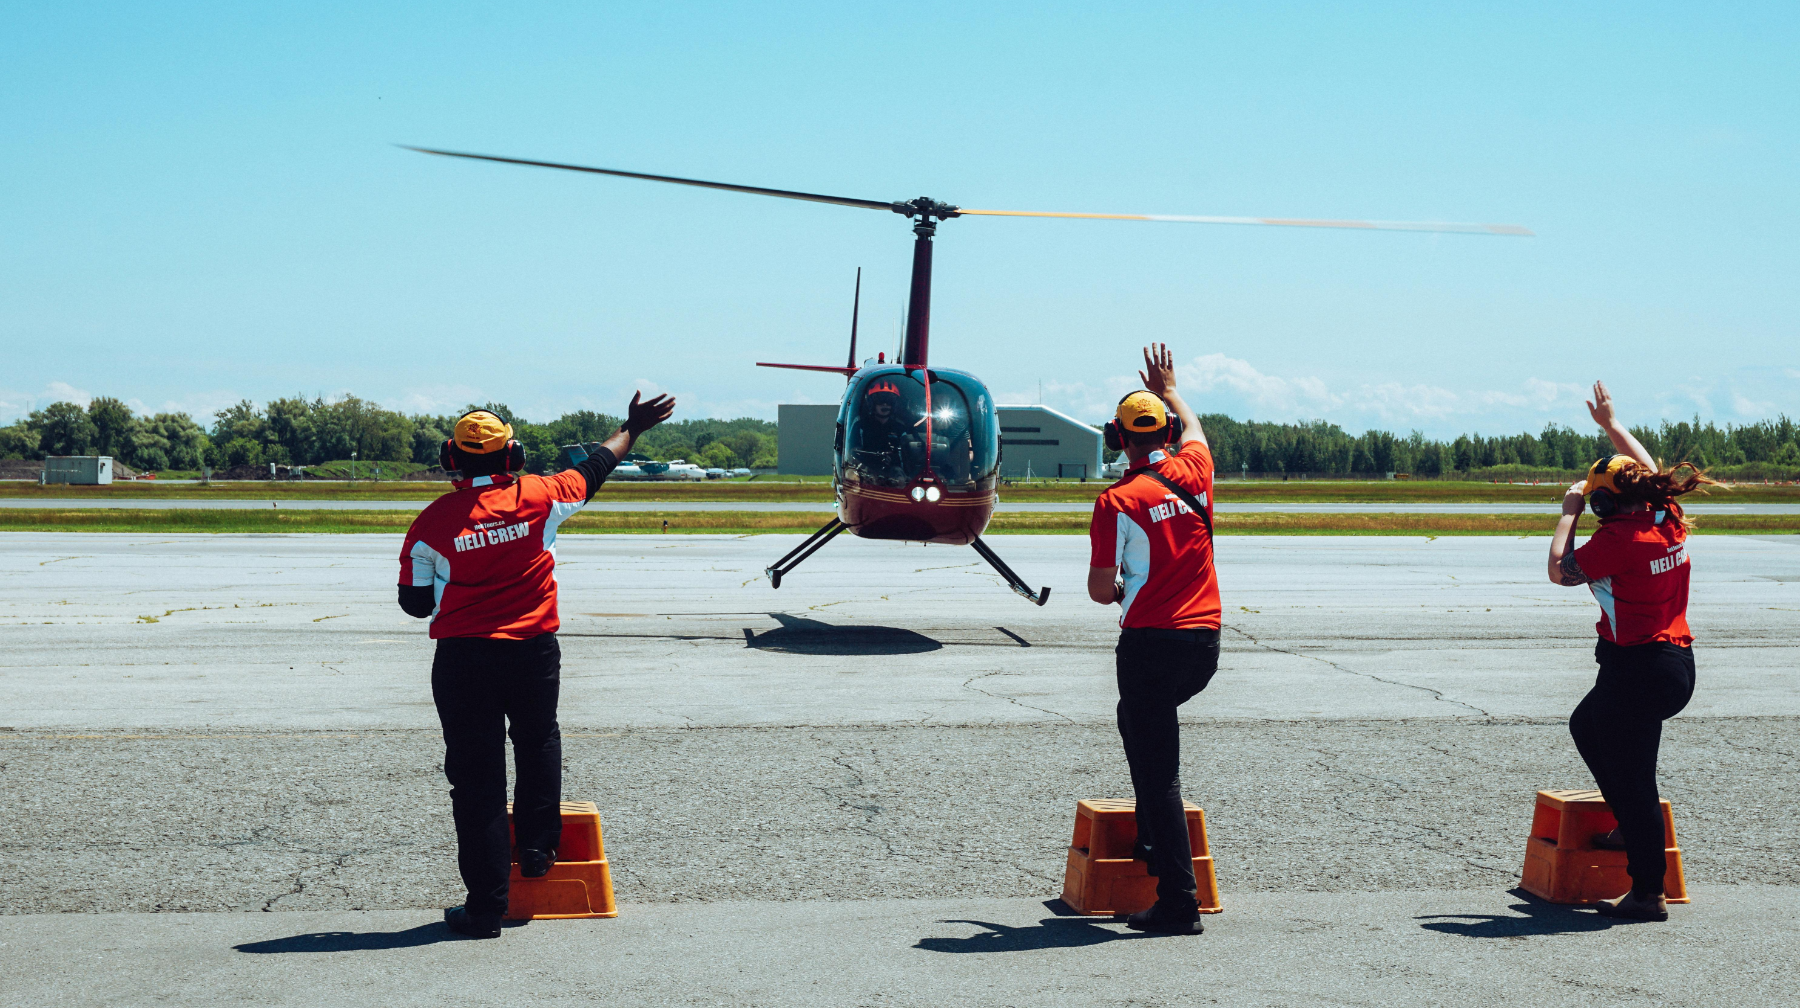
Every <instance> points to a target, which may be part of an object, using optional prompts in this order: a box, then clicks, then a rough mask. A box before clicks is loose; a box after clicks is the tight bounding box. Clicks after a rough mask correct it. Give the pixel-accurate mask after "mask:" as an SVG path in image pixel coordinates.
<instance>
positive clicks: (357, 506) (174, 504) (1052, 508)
mask: <svg viewBox="0 0 1800 1008" xmlns="http://www.w3.org/2000/svg"><path fill="white" fill-rule="evenodd" d="M429 503H431V502H430V501H387V500H372V501H333V500H279V501H278V500H272V499H271V500H168V499H165V498H161V497H158V498H137V499H134V498H128V497H115V498H110V499H105V500H102V499H81V498H73V499H65V498H32V499H26V498H8V499H0V508H52V509H59V508H136V509H159V508H181V509H192V508H199V509H203V510H213V509H224V510H228V511H252V510H260V511H267V510H269V509H270V508H285V509H288V510H293V511H420V510H423V509H424V507H425V505H426V504H429ZM1093 509H1094V506H1093V505H1092V504H1082V503H1064V504H1040V503H1030V502H1027V503H1007V502H1006V501H1001V502H1000V503H999V504H998V505H997V506H996V507H995V508H994V510H996V511H1002V512H1020V513H1027V512H1034V511H1037V512H1066V511H1082V512H1087V511H1092V510H1093ZM587 510H589V511H818V512H831V511H835V510H837V505H836V504H834V503H832V502H831V501H742V502H739V501H605V500H599V501H592V502H590V503H589V504H588V506H587ZM1213 510H1214V511H1216V512H1219V513H1223V514H1556V513H1558V512H1559V511H1560V510H1561V505H1560V504H1559V503H1558V502H1556V501H1550V502H1548V503H1543V504H1432V503H1428V502H1422V503H1409V502H1402V503H1396V504H1304V503H1294V504H1218V505H1215V506H1214V508H1213ZM1687 510H1688V512H1689V513H1690V514H1695V515H1707V514H1781V515H1786V514H1800V504H1692V505H1688V506H1687ZM1590 522H1591V520H1590Z"/></svg>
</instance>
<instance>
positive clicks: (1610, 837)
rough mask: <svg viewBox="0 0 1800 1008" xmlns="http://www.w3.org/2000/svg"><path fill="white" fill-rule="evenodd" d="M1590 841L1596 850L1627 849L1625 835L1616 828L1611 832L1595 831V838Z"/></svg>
mask: <svg viewBox="0 0 1800 1008" xmlns="http://www.w3.org/2000/svg"><path fill="white" fill-rule="evenodd" d="M1588 842H1589V843H1591V844H1593V845H1594V849H1595V850H1624V849H1625V835H1624V834H1623V833H1620V832H1619V831H1618V830H1616V829H1615V830H1613V831H1612V832H1611V833H1595V834H1594V838H1593V839H1592V840H1590V841H1588Z"/></svg>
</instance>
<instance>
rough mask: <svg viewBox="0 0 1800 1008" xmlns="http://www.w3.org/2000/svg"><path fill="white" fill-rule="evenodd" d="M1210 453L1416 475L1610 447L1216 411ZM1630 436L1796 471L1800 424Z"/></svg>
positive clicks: (1671, 428) (1257, 468)
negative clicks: (1359, 428) (1435, 434)
mask: <svg viewBox="0 0 1800 1008" xmlns="http://www.w3.org/2000/svg"><path fill="white" fill-rule="evenodd" d="M1200 423H1201V426H1202V427H1204V428H1206V437H1207V441H1208V442H1210V443H1211V445H1212V448H1213V457H1214V459H1215V460H1216V461H1217V464H1218V466H1219V469H1220V470H1221V471H1224V472H1230V471H1233V470H1239V469H1243V468H1246V467H1247V468H1249V469H1250V470H1251V471H1252V472H1264V473H1272V472H1308V473H1352V472H1359V473H1371V472H1410V473H1414V474H1417V475H1422V476H1438V475H1442V474H1444V473H1453V472H1469V471H1472V470H1481V469H1491V468H1494V467H1509V468H1517V469H1539V470H1547V469H1557V470H1574V469H1585V468H1587V467H1588V465H1589V464H1591V463H1592V462H1593V461H1594V459H1596V458H1598V457H1600V456H1602V455H1607V454H1610V453H1611V452H1612V450H1613V449H1612V443H1611V442H1610V441H1608V440H1607V438H1606V435H1604V434H1602V433H1600V432H1599V431H1598V430H1596V431H1593V432H1592V433H1580V432H1577V431H1575V430H1573V429H1571V428H1568V427H1562V426H1558V425H1556V424H1550V425H1549V426H1546V427H1545V428H1544V429H1543V431H1542V432H1540V433H1538V434H1529V433H1525V434H1511V435H1502V436H1499V437H1483V436H1481V435H1480V434H1465V435H1462V436H1460V437H1457V438H1456V439H1454V440H1451V441H1434V440H1430V439H1428V438H1426V437H1425V436H1424V435H1423V434H1421V433H1419V432H1418V431H1413V432H1412V433H1411V434H1409V435H1405V436H1401V435H1396V434H1392V433H1389V432H1388V431H1380V430H1370V431H1364V432H1363V433H1362V434H1360V435H1357V434H1350V433H1347V432H1345V431H1344V430H1343V429H1342V428H1340V427H1339V426H1338V425H1336V424H1330V423H1326V422H1324V421H1322V420H1315V421H1313V422H1311V423H1304V424H1275V423H1257V422H1254V421H1252V422H1244V421H1240V420H1233V419H1232V418H1230V417H1228V416H1224V415H1221V414H1217V413H1213V414H1208V415H1206V416H1204V417H1202V418H1201V420H1200ZM1631 431H1632V433H1633V434H1634V435H1636V436H1637V439H1638V440H1639V441H1641V442H1643V445H1644V447H1645V448H1646V449H1648V450H1649V452H1650V453H1651V454H1652V455H1654V456H1655V457H1657V458H1659V459H1662V460H1663V461H1664V462H1666V463H1674V462H1681V461H1690V462H1694V463H1696V464H1698V465H1701V466H1705V467H1709V468H1710V467H1722V468H1736V467H1739V466H1744V465H1746V464H1750V463H1764V464H1767V465H1770V466H1773V467H1776V468H1781V469H1792V468H1797V467H1800V425H1797V424H1796V423H1795V422H1794V421H1792V420H1790V419H1788V418H1787V417H1786V416H1783V417H1780V418H1778V419H1775V420H1763V421H1759V422H1757V423H1753V424H1747V425H1745V426H1742V427H1734V426H1731V425H1726V426H1724V427H1719V426H1716V425H1714V424H1712V423H1710V422H1709V423H1705V424H1702V423H1701V422H1700V420H1699V418H1698V417H1696V418H1695V419H1694V420H1693V421H1691V422H1690V421H1682V422H1680V423H1670V422H1668V421H1664V422H1663V423H1662V424H1661V425H1660V426H1658V427H1633V428H1632V429H1631Z"/></svg>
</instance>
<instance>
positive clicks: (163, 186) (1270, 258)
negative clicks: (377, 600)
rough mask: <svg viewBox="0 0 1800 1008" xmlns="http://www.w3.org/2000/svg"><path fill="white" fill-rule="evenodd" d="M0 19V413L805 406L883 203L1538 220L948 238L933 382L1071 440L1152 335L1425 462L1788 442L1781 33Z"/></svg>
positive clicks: (1786, 138) (180, 8)
mask: <svg viewBox="0 0 1800 1008" xmlns="http://www.w3.org/2000/svg"><path fill="white" fill-rule="evenodd" d="M861 6H864V5H846V4H836V3H830V4H827V3H821V4H798V3H792V4H776V3H767V4H699V3H684V4H664V5H651V4H633V5H624V4H567V5H556V4H515V5H494V4H485V3H484V4H431V5H424V4H419V5H400V4H382V3H357V4H337V3H328V2H313V3H307V4H304V5H288V4H274V3H264V4H256V5H245V4H223V3H220V4H199V3H179V2H164V3H159V4H101V5H90V6H85V7H80V8H75V7H72V6H71V5H59V6H58V5H37V7H36V8H35V9H32V8H27V7H24V6H22V5H15V6H14V7H13V8H11V10H10V12H9V14H8V30H7V31H6V32H4V33H0V67H4V68H5V70H4V71H3V73H4V77H3V78H0V79H3V80H4V82H5V86H4V87H0V127H3V128H4V135H5V136H6V137H7V142H6V143H5V144H0V180H3V181H4V188H5V192H6V198H5V199H4V200H3V201H0V304H4V306H5V307H4V310H3V311H0V345H4V347H5V351H4V353H5V358H4V359H5V367H4V368H3V369H0V422H4V421H6V420H9V419H11V418H13V417H15V416H17V415H19V414H20V413H21V412H22V411H23V410H24V409H26V408H27V407H28V406H30V405H31V404H34V403H35V404H36V405H37V406H40V407H41V406H43V405H45V404H46V403H48V402H50V401H52V400H54V399H56V398H64V397H73V398H77V399H79V398H82V397H84V396H88V395H99V394H110V395H116V396H119V397H121V398H125V399H127V400H128V401H131V402H133V403H134V404H138V405H139V406H140V407H141V408H144V409H150V410H162V409H184V410H188V411H191V412H194V413H195V414H197V415H200V414H206V413H210V412H211V411H212V410H214V409H216V408H218V407H220V406H221V405H224V404H225V403H228V402H232V401H235V400H237V399H238V398H241V397H249V398H252V399H255V400H258V401H261V400H265V399H268V398H271V397H274V396H279V395H289V394H294V393H297V392H298V393H304V394H308V395H312V394H322V395H325V396H328V397H329V396H334V395H341V394H344V393H355V394H358V395H362V396H366V397H369V398H373V399H376V400H379V401H380V402H382V403H384V404H387V405H389V406H392V407H395V408H401V409H406V410H448V409H452V408H455V407H456V406H459V405H461V404H462V403H465V402H468V401H470V400H475V401H482V400H487V399H495V400H500V401H505V402H508V403H510V404H512V405H513V406H514V407H515V408H516V409H518V410H519V411H520V412H522V413H523V414H524V415H526V416H528V417H532V418H534V419H546V418H549V417H552V416H555V415H557V414H559V413H561V412H564V411H566V410H570V409H578V408H597V409H610V410H613V411H615V412H616V411H617V410H618V409H619V407H620V404H621V403H622V402H623V400H624V399H625V398H626V397H628V396H629V394H630V390H631V389H632V388H633V387H643V388H655V389H661V390H670V391H674V392H676V393H678V394H679V395H680V397H681V399H682V404H683V412H685V413H688V414H689V415H718V416H736V415H744V414H750V415H758V416H765V417H770V418H773V416H774V412H775V405H776V404H777V403H780V402H828V401H832V400H833V399H834V398H835V395H836V392H837V391H838V389H839V388H840V387H841V386H840V384H839V383H838V380H837V379H835V378H832V377H830V376H825V375H810V374H806V373H799V372H783V371H773V370H769V369H759V368H755V367H753V366H752V364H753V363H754V362H755V361H757V360H777V361H798V362H818V363H838V362H840V361H841V360H842V357H843V353H844V342H845V336H846V330H847V322H848V313H849V299H850V284H851V279H852V276H853V274H854V271H855V268H856V267H857V266H862V267H864V269H865V274H864V276H865V287H864V316H863V332H864V334H865V342H864V347H865V349H867V350H869V351H870V352H872V351H873V350H874V349H876V348H881V347H886V346H888V345H889V344H891V342H892V340H893V335H894V332H895V330H896V327H897V324H898V319H899V314H900V307H901V302H902V299H903V296H904V291H905V285H906V269H907V263H908V256H909V248H908V239H909V238H910V234H909V233H908V231H907V230H906V226H905V222H904V221H903V220H901V219H900V218H898V217H896V216H893V215H891V214H879V213H875V212H870V211H866V210H857V209H851V208H841V207H832V206H823V205H814V204H805V203H792V202H788V201H780V200H771V199H766V198H761V197H755V196H747V195H736V194H729V193H716V192H707V191H699V190H693V189H688V188H685V187H676V186H663V185H657V184H653V183H646V182H634V181H628V180H622V179H607V178H600V177H594V176H584V175H575V174H570V173H560V172H548V171H542V170H535V169H527V168H517V167H509V166H499V165H485V164H477V163H471V162H458V161H452V160H448V159H441V158H429V157H426V156H423V155H420V154H414V153H410V152H407V151H403V150H399V149H397V148H395V147H394V146H392V145H393V144H396V143H407V144H421V145H427V146H441V147H447V148H451V149H458V150H472V151H482V152H490V153H498V154H506V155H513V156H521V157H530V158H542V159H549V160H567V161H574V162H578V163H586V164H595V165H601V166H606V167H617V168H625V169H633V170H639V171H647V172H658V173H667V174H677V175H690V176H694V177H699V178H712V179H723V180H729V181H737V182H743V183H747V184H752V185H766V186H773V187H780V188H793V189H802V190H810V191H815V192H826V193H833V194H839V195H845V196H855V197H861V198H871V199H883V200H886V199H899V198H910V197H912V196H917V195H922V194H923V195H930V196H933V197H936V198H938V199H942V200H946V201H949V202H952V203H957V204H961V205H964V206H977V207H992V208H1003V209H1048V210H1074V211H1097V212H1134V213H1169V214H1218V215H1271V216H1327V217H1356V218H1373V219H1395V220H1458V221H1493V222H1503V223H1520V224H1525V225H1527V226H1529V227H1531V228H1533V229H1535V230H1536V231H1537V232H1538V235H1539V237H1536V238H1532V239H1514V238H1482V237H1471V236H1461V235H1442V236H1434V235H1420V234H1395V233H1367V232H1326V231H1314V230H1305V229H1273V228H1268V229H1258V228H1230V227H1205V226H1197V225H1181V224H1147V223H1127V222H1093V221H1047V220H1028V219H1026V220H1019V219H993V218H989V219H980V218H963V219H959V220H953V221H949V222H947V223H946V224H944V225H943V227H942V228H941V229H940V232H939V234H940V238H939V242H938V250H937V285H936V303H935V311H934V325H933V329H934V331H933V360H934V363H937V364H939V365H942V366H951V367H960V368H964V369H967V370H970V371H973V372H975V373H976V374H978V375H980V376H981V377H982V378H984V379H985V380H986V381H987V382H988V383H989V385H990V386H991V387H992V388H993V389H994V391H995V393H996V395H997V396H998V398H999V399H1000V400H1001V401H1003V402H1006V401H1017V402H1028V401H1033V400H1036V399H1037V398H1038V396H1039V392H1038V388H1039V382H1042V388H1043V392H1042V401H1043V402H1045V403H1047V404H1049V405H1052V406H1057V407H1060V408H1063V409H1066V410H1068V411H1070V412H1072V413H1075V414H1077V415H1079V416H1082V417H1083V418H1086V419H1098V418H1099V417H1101V416H1103V415H1105V414H1106V413H1107V412H1108V411H1109V409H1110V406H1111V403H1112V402H1113V401H1114V400H1116V399H1117V398H1118V396H1119V395H1121V394H1122V393H1123V392H1124V391H1127V390H1128V389H1129V388H1131V387H1132V386H1133V379H1132V377H1131V375H1132V372H1133V368H1134V366H1135V362H1134V358H1135V356H1136V348H1137V347H1138V346H1139V345H1141V343H1142V342H1144V341H1146V340H1152V339H1155V340H1166V341H1167V342H1169V343H1171V344H1172V345H1173V346H1174V347H1175V349H1176V351H1177V355H1178V359H1179V360H1180V361H1181V362H1182V364H1183V370H1182V372H1181V373H1182V376H1183V383H1184V386H1185V389H1186V390H1187V391H1188V392H1189V396H1190V398H1191V399H1193V400H1195V402H1196V405H1198V406H1199V407H1200V408H1201V409H1203V410H1218V411H1221V412H1226V413H1230V414H1232V415H1234V416H1238V417H1240V418H1255V419H1268V420H1291V419H1300V418H1312V417H1323V418H1326V419H1329V420H1333V421H1336V422H1339V423H1341V424H1343V425H1345V426H1346V427H1348V428H1351V429H1353V430H1360V429H1362V428H1364V427H1366V426H1380V427H1386V428H1391V429H1398V430H1407V429H1411V428H1419V429H1423V430H1425V431H1427V432H1428V433H1432V434H1453V433H1457V432H1461V431H1469V430H1478V431H1482V432H1487V433H1497V432H1501V431H1508V432H1510V431H1517V430H1520V429H1529V430H1536V429H1538V428H1540V427H1542V425H1543V424H1544V423H1545V422H1547V421H1552V420H1554V421H1559V422H1564V423H1570V424H1576V423H1584V422H1585V412H1584V411H1583V410H1582V408H1581V405H1580V398H1581V397H1580V394H1579V391H1580V389H1581V387H1582V386H1583V385H1584V384H1585V383H1587V382H1590V381H1592V380H1593V379H1594V378H1597V377H1602V378H1606V379H1607V380H1608V381H1609V384H1611V385H1612V386H1613V389H1614V392H1615V395H1616V396H1617V398H1618V399H1619V400H1620V402H1621V404H1622V406H1623V408H1624V409H1625V411H1626V414H1627V417H1628V419H1631V420H1633V421H1649V420H1654V419H1656V418H1658V417H1685V416H1688V415H1692V414H1695V413H1698V414H1700V415H1701V416H1703V417H1707V418H1711V419H1716V420H1719V421H1723V422H1743V421H1746V420H1752V419H1758V418H1762V417H1767V416H1773V415H1774V414H1776V413H1778V412H1787V413H1789V414H1800V350H1797V349H1796V347H1800V338H1797V336H1800V333H1797V332H1796V328H1797V323H1796V318H1797V317H1800V312H1797V311H1796V309H1800V284H1796V283H1795V277H1796V276H1800V262H1797V261H1796V260H1797V258H1800V257H1797V256H1796V252H1795V234H1796V231H1797V227H1796V225H1800V195H1797V194H1800V169H1797V168H1796V165H1800V157H1797V155H1800V149H1797V148H1800V143H1797V140H1800V88H1797V87H1796V86H1795V84H1794V77H1793V67H1794V66H1795V65H1796V64H1797V62H1800V43H1797V39H1800V8H1797V7H1796V6H1795V5H1792V4H1766V5H1759V4H1731V5H1695V4H1655V3H1630V4H1624V3H1621V4H1568V3H1556V4H1548V3H1547V4H1494V5H1465V4H1441V3H1440V4H1424V3H1422V4H1342V3H1331V4H1279V3H1256V4H1206V3H1184V4H1171V5H1166V6H1159V5H1154V4H1148V3H1145V4H1131V5H1106V6H1105V7H1103V6H1102V5H1091V4H1090V5H1056V4H1045V5H1037V6H1036V7H1035V8H1029V9H1028V7H1027V5H1020V4H993V5H987V4H976V3H966V2H963V3H954V4H942V5H931V4H905V3H894V4H885V5H881V7H880V9H879V10H861V9H858V8H859V7H861Z"/></svg>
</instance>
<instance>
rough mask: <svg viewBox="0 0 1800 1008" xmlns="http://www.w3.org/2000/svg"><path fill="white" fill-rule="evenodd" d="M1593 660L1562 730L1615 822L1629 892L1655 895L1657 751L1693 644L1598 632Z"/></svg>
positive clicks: (1683, 688)
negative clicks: (1593, 671)
mask: <svg viewBox="0 0 1800 1008" xmlns="http://www.w3.org/2000/svg"><path fill="white" fill-rule="evenodd" d="M1594 660H1595V661H1597V662H1599V663H1600V676H1599V678H1598V679H1597V680H1596V681H1595V682H1594V688H1593V689H1592V690H1589V691H1588V695H1587V697H1586V698H1585V699H1583V700H1582V701H1581V703H1580V705H1579V706H1577V707H1576V708H1575V713H1574V714H1571V715H1570V716H1569V734H1570V735H1573V736H1574V737H1575V748H1576V749H1578V750H1580V751H1581V758H1582V759H1583V760H1585V761H1586V762H1587V765H1588V770H1589V771H1590V772H1592V773H1593V775H1594V783H1595V784H1597V785H1599V787H1600V792H1601V793H1602V794H1604V795H1605V796H1606V804H1607V806H1608V807H1609V808H1611V809H1612V814H1613V817H1614V818H1616V819H1618V820H1619V833H1620V835H1621V836H1623V837H1624V839H1625V859H1626V871H1627V872H1628V873H1629V874H1630V875H1631V890H1632V891H1633V892H1635V893H1639V894H1643V895H1658V894H1660V893H1661V892H1662V891H1663V874H1664V873H1665V872H1667V871H1668V864H1667V863H1666V859H1665V857H1664V855H1663V851H1664V850H1665V849H1666V848H1667V847H1668V840H1667V838H1666V837H1664V835H1663V820H1662V805H1661V801H1662V799H1661V796H1660V795H1659V794H1658V793H1657V790H1656V751H1657V748H1658V746H1659V745H1660V744H1661V742H1662V723H1663V721H1664V720H1665V719H1667V718H1672V717H1674V716H1675V715H1676V714H1679V713H1681V709H1682V708H1683V707H1686V706H1687V704H1688V700H1689V699H1691V698H1692V697H1693V695H1694V650H1693V649H1692V648H1685V647H1680V646H1678V645H1675V644H1667V643H1662V642H1655V643H1650V644H1634V645H1632V646H1630V647H1620V646H1619V645H1617V644H1614V643H1613V642H1611V641H1609V640H1606V639H1604V638H1602V639H1601V640H1600V641H1599V642H1598V643H1596V644H1595V645H1594Z"/></svg>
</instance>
